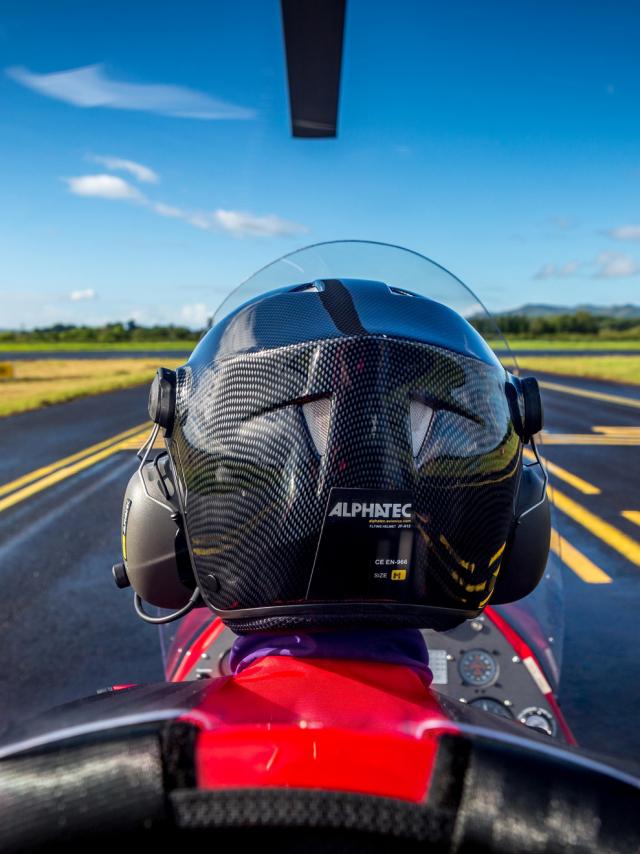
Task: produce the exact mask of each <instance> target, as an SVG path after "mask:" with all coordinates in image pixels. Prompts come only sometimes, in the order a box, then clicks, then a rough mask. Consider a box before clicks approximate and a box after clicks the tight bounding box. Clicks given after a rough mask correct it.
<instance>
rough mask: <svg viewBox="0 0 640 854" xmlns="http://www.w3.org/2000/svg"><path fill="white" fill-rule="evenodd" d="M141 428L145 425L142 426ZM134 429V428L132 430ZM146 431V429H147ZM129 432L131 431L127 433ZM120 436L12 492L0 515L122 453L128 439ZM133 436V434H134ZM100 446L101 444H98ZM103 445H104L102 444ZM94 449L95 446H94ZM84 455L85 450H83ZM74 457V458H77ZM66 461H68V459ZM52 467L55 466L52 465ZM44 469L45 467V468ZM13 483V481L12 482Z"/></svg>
mask: <svg viewBox="0 0 640 854" xmlns="http://www.w3.org/2000/svg"><path fill="white" fill-rule="evenodd" d="M142 426H143V427H145V426H147V425H142ZM132 429H134V428H132ZM135 429H136V430H138V435H139V437H140V439H142V437H143V436H144V433H145V432H146V430H145V431H141V430H140V427H136V428H135ZM147 429H148V427H147ZM128 432H131V431H128ZM121 435H122V434H118V436H115V437H113V439H114V440H115V442H113V440H112V442H113V443H112V444H109V445H108V447H106V448H103V449H102V450H99V451H97V452H96V453H94V454H90V455H89V456H84V457H83V458H82V459H79V460H78V461H77V462H74V463H72V464H71V465H64V466H62V467H61V468H57V469H56V470H54V471H52V472H51V473H50V474H48V475H46V476H45V477H41V478H39V479H38V480H36V481H34V482H33V483H30V484H28V485H27V486H24V487H23V488H22V489H18V490H17V491H15V492H12V493H11V494H10V495H8V496H7V497H6V498H3V499H0V513H1V512H2V511H3V510H7V509H8V508H9V507H13V506H14V505H16V504H19V503H20V502H21V501H24V500H25V499H26V498H30V497H31V496H32V495H37V493H39V492H42V491H43V490H45V489H48V488H49V487H50V486H55V484H57V483H60V482H61V481H63V480H66V479H67V478H68V477H71V476H72V475H74V474H77V473H78V472H80V471H83V470H84V469H87V468H90V467H91V466H93V465H95V464H96V463H99V462H100V461H101V460H104V459H106V458H107V457H110V456H112V455H113V454H117V453H118V452H119V451H123V450H125V448H126V445H127V442H128V441H129V439H128V438H127V437H126V436H125V438H124V439H119V436H121ZM134 435H135V434H134ZM99 444H101V443H99ZM102 444H104V443H102ZM94 447H95V446H94ZM85 453H86V450H85ZM81 454H82V452H78V455H81ZM78 455H75V456H78ZM66 459H69V458H68V457H67V458H66ZM52 466H55V464H54V463H52ZM45 468H46V467H45ZM14 483H15V481H14Z"/></svg>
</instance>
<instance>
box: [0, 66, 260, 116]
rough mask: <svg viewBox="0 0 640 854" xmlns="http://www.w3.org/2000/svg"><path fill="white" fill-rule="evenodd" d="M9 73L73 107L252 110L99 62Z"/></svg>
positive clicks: (199, 112) (206, 112) (208, 112)
mask: <svg viewBox="0 0 640 854" xmlns="http://www.w3.org/2000/svg"><path fill="white" fill-rule="evenodd" d="M6 73H7V75H8V76H9V77H11V78H12V79H13V80H15V81H16V82H17V83H20V84H21V85H22V86H26V87H27V88H28V89H33V90H34V91H36V92H39V93H40V94H41V95H46V96H47V97H49V98H56V99H57V100H59V101H65V102H66V103H67V104H73V105H75V106H76V107H85V108H86V107H110V108H112V109H116V110H139V111H142V112H146V113H157V114H159V115H162V116H174V117H177V118H186V119H209V120H210V119H251V118H253V117H254V116H255V111H254V110H249V109H246V108H245V107H239V106H237V105H236V104H229V103H227V102H225V101H221V100H220V99H219V98H214V97H213V96H211V95H207V94H205V93H204V92H196V91H194V90H193V89H187V88H186V87H184V86H171V85H165V84H158V83H127V82H124V81H122V80H115V79H113V78H111V77H109V76H108V74H107V73H106V71H105V69H104V66H103V65H86V66H84V67H83V68H71V69H69V70H68V71H56V72H53V73H52V74H37V73H35V72H33V71H29V69H28V68H23V67H17V66H14V67H12V68H7V70H6Z"/></svg>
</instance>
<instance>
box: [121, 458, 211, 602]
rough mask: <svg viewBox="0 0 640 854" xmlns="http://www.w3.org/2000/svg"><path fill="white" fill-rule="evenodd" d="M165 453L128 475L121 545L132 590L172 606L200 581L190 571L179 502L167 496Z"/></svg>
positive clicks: (151, 600) (182, 599)
mask: <svg viewBox="0 0 640 854" xmlns="http://www.w3.org/2000/svg"><path fill="white" fill-rule="evenodd" d="M162 456H164V455H160V456H159V457H157V458H156V459H155V460H150V461H149V462H147V463H145V465H144V466H143V467H142V469H141V470H140V471H137V472H135V474H134V475H133V476H132V478H131V480H130V481H129V484H128V486H127V489H126V492H125V496H124V505H123V514H122V546H123V548H122V551H123V558H124V563H125V567H126V574H127V577H128V579H129V581H130V583H131V586H132V587H133V589H134V591H135V592H136V593H137V594H138V595H139V596H140V597H141V598H142V599H144V600H145V601H146V602H149V603H150V604H151V605H156V606H157V607H159V608H171V609H174V608H182V607H183V606H185V605H186V604H187V602H188V601H189V599H190V598H191V596H192V594H193V591H194V589H195V586H196V583H195V577H194V575H193V570H191V571H190V572H189V566H190V564H189V556H188V552H187V550H186V542H185V540H184V535H183V534H182V531H181V527H180V514H179V512H178V510H177V505H176V504H175V502H174V501H172V500H171V499H170V498H168V497H167V496H168V493H169V492H170V490H168V489H167V484H166V479H167V475H166V474H165V473H163V471H162V465H161V463H162V460H161V459H160V458H161V457H162ZM158 460H160V465H159V464H158ZM171 486H172V484H171ZM174 494H175V489H174Z"/></svg>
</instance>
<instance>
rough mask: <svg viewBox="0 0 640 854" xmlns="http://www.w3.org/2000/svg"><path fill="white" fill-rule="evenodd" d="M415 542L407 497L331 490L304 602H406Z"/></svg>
mask: <svg viewBox="0 0 640 854" xmlns="http://www.w3.org/2000/svg"><path fill="white" fill-rule="evenodd" d="M413 539H414V525H413V498H412V495H411V493H410V492H408V491H406V490H377V489H332V490H331V493H330V496H329V501H328V502H327V510H326V513H325V519H324V523H323V526H322V533H321V535H320V542H319V545H318V550H317V553H316V558H315V562H314V566H313V572H312V574H311V579H310V582H309V587H308V591H307V598H309V599H325V598H328V599H349V598H357V599H371V600H376V599H378V600H379V599H384V600H387V601H388V600H396V601H406V600H407V598H411V588H412V583H411V582H412V575H411V569H412V564H413V561H412V554H413Z"/></svg>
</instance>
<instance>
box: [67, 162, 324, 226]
mask: <svg viewBox="0 0 640 854" xmlns="http://www.w3.org/2000/svg"><path fill="white" fill-rule="evenodd" d="M107 159H110V158H102V160H104V161H106V160H107ZM118 162H126V163H128V164H131V165H134V166H140V164H133V161H118ZM141 168H143V169H144V168H146V167H141ZM154 174H155V173H154ZM63 180H64V181H65V182H66V184H67V186H68V187H69V191H70V192H71V193H74V195H76V196H91V197H94V198H101V199H110V200H118V201H128V202H137V203H138V204H139V205H143V206H145V207H146V208H148V209H149V210H151V211H153V212H154V213H156V214H158V216H163V217H167V218H169V219H180V220H183V221H184V222H187V223H189V225H192V226H194V228H199V229H200V230H202V231H224V232H226V233H227V234H231V235H232V236H233V237H287V236H290V235H295V234H304V233H305V232H307V231H308V229H307V228H306V226H304V225H302V224H301V223H298V222H293V221H291V220H288V219H283V218H282V217H279V216H277V215H276V214H265V215H263V216H260V215H257V214H252V213H249V212H248V211H231V210H225V209H224V208H218V209H217V210H215V211H212V212H208V211H190V210H185V209H184V208H177V207H174V206H173V205H168V204H166V203H165V202H156V201H154V200H153V199H149V198H148V197H147V196H145V195H144V193H142V192H140V190H139V189H138V188H137V187H134V186H133V185H132V184H130V183H129V182H128V181H125V180H124V179H123V178H120V177H118V176H117V175H107V174H102V175H77V176H75V177H73V178H63Z"/></svg>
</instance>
